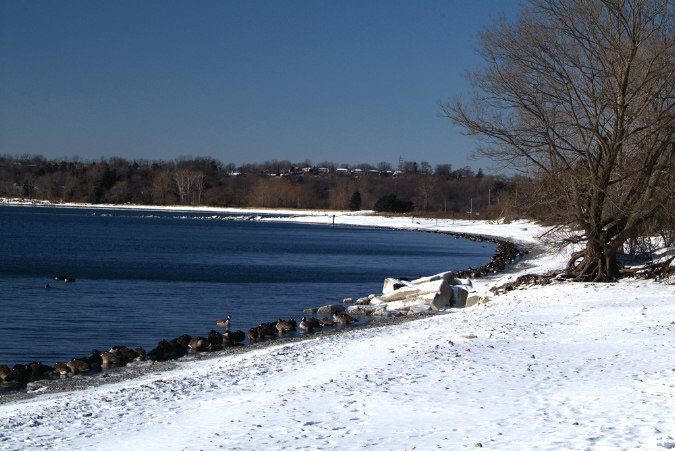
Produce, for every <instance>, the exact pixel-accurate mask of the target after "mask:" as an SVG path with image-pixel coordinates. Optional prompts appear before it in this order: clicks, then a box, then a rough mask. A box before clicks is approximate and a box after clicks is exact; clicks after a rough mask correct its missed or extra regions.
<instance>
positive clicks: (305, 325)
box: [300, 316, 321, 332]
mask: <svg viewBox="0 0 675 451" xmlns="http://www.w3.org/2000/svg"><path fill="white" fill-rule="evenodd" d="M312 320H314V321H312ZM315 321H317V320H316V318H310V319H307V318H305V317H304V316H303V317H302V319H301V320H300V329H302V330H304V331H306V332H311V331H313V330H314V329H318V328H319V327H321V325H319V324H317V322H315Z"/></svg>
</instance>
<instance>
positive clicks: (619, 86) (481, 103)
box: [441, 0, 675, 281]
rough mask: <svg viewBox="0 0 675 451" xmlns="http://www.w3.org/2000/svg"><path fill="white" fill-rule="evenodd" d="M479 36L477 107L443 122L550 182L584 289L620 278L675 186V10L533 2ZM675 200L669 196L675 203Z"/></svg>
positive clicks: (619, 0) (572, 266) (635, 4)
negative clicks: (673, 182)
mask: <svg viewBox="0 0 675 451" xmlns="http://www.w3.org/2000/svg"><path fill="white" fill-rule="evenodd" d="M528 3H529V8H527V9H525V10H523V11H522V12H521V14H520V16H519V17H518V19H517V20H515V21H514V22H513V23H509V22H508V21H507V20H506V19H504V18H502V19H500V20H499V21H498V22H497V23H495V25H494V26H493V27H492V28H489V29H487V30H486V31H485V32H483V33H482V34H481V35H479V51H478V53H479V55H480V56H481V57H482V58H483V60H484V65H483V66H482V67H481V68H479V69H478V70H476V71H475V72H474V73H472V74H471V79H472V84H473V87H474V88H475V89H474V92H473V94H472V98H471V102H469V103H468V104H465V103H464V102H462V100H461V99H457V100H455V101H452V102H448V103H446V104H443V105H441V114H442V115H444V116H447V117H449V118H450V119H452V120H453V122H454V123H455V124H458V125H460V126H462V127H463V128H464V130H465V132H466V133H467V134H469V135H477V136H480V137H481V138H482V139H483V142H484V143H485V144H484V145H483V146H482V147H481V148H480V149H479V154H481V155H482V156H487V157H490V158H492V159H494V160H497V161H501V162H504V163H506V164H508V165H510V166H511V167H519V168H521V169H525V170H528V171H529V173H530V174H531V175H532V174H534V176H535V177H536V178H546V180H547V183H546V186H548V187H550V192H549V195H551V196H561V199H563V200H564V203H565V204H566V205H568V206H569V207H568V208H569V209H570V212H569V217H570V225H571V226H573V228H574V230H575V231H576V233H575V234H574V236H572V237H571V238H570V239H571V240H572V241H575V242H580V243H584V245H583V246H582V249H581V250H579V251H578V252H575V253H574V254H573V255H572V257H571V259H570V261H569V263H568V266H567V272H568V274H569V275H570V276H573V277H575V278H576V279H578V280H596V281H607V280H612V279H613V278H615V277H617V276H618V275H619V268H618V264H617V258H616V257H617V252H619V251H621V250H622V248H623V245H624V243H625V242H626V240H627V239H628V238H629V237H631V236H633V235H634V234H635V232H636V231H637V230H638V229H639V227H640V224H641V223H642V222H643V221H644V220H645V219H648V218H650V217H653V216H654V215H655V214H656V213H657V212H658V210H659V208H660V205H661V204H660V202H658V196H657V194H658V193H659V190H660V189H661V187H662V186H663V185H664V184H665V183H667V180H668V179H669V178H672V176H673V173H674V170H673V155H674V153H675V148H674V147H675V146H674V144H673V132H674V130H675V63H674V62H675V21H674V13H675V11H674V10H675V8H674V6H673V2H672V0H670V1H669V0H530V1H529V2H528ZM671 195H672V193H671Z"/></svg>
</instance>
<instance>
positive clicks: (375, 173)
mask: <svg viewBox="0 0 675 451" xmlns="http://www.w3.org/2000/svg"><path fill="white" fill-rule="evenodd" d="M368 175H380V171H378V170H377V169H371V170H369V171H368Z"/></svg>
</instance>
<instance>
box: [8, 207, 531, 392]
mask: <svg viewBox="0 0 675 451" xmlns="http://www.w3.org/2000/svg"><path fill="white" fill-rule="evenodd" d="M2 204H3V205H7V206H11V205H16V206H36V205H26V204H24V203H19V204H18V205H17V204H7V202H6V200H5V199H3V200H2ZM37 207H38V208H39V207H57V208H81V209H98V208H97V206H95V205H84V204H59V205H54V204H49V205H46V204H44V203H42V204H40V205H37ZM116 208H117V207H115V206H111V205H108V206H105V207H102V209H116ZM117 209H137V210H145V208H144V207H140V206H139V207H136V206H134V207H131V208H117ZM153 210H163V211H177V212H178V211H181V212H188V211H193V212H195V211H197V212H198V211H202V210H201V209H199V210H197V209H193V208H182V209H180V210H177V209H173V208H172V207H161V208H155V209H153ZM220 210H222V209H217V211H220ZM232 210H233V209H228V211H229V212H232ZM236 211H241V210H238V209H237V210H236ZM276 213H277V214H280V213H279V211H276ZM307 213H309V214H307ZM341 213H345V214H346V216H358V215H355V214H353V213H352V212H337V211H335V212H318V211H300V212H296V213H295V214H294V215H293V217H292V219H293V222H303V221H302V219H303V218H305V217H307V216H308V217H311V218H314V219H316V218H317V217H326V216H328V217H333V222H334V220H335V219H334V216H333V215H340V214H341ZM349 213H352V214H349ZM373 216H375V215H373ZM375 217H378V216H375ZM283 219H285V220H288V219H290V218H283ZM265 220H266V221H271V222H284V220H282V218H274V217H271V218H266V219H265ZM309 223H312V221H309ZM341 225H349V224H341ZM366 227H372V228H378V229H387V230H399V231H409V230H411V229H410V228H400V227H391V226H381V225H380V226H366ZM412 230H413V231H418V232H426V233H437V234H442V235H447V236H454V237H455V238H464V239H470V240H475V241H489V242H493V243H495V244H498V248H497V250H496V254H495V256H494V257H493V258H492V261H491V262H490V263H488V264H486V265H483V266H481V267H479V268H475V269H472V268H469V269H468V270H466V271H459V272H457V273H456V274H457V276H458V277H459V278H470V279H475V278H477V277H480V278H481V279H486V278H489V277H490V275H494V274H499V275H500V276H504V275H507V274H509V273H510V272H515V271H517V268H516V267H514V266H515V264H516V263H517V262H522V263H525V261H527V260H528V258H527V256H528V254H529V253H530V252H532V250H530V249H527V250H525V251H522V250H521V249H519V247H518V246H517V245H516V244H514V243H512V242H511V241H507V240H504V239H501V238H499V237H493V236H485V235H481V234H470V233H466V232H444V231H439V230H419V229H412ZM520 246H522V244H520ZM504 247H506V248H508V249H509V250H510V253H508V256H509V259H510V260H509V261H508V262H505V261H504V260H502V262H501V267H500V268H498V269H495V267H494V262H495V259H496V257H497V256H499V255H500V253H502V252H501V251H503V248H504ZM536 255H539V251H535V252H534V253H532V254H530V255H529V256H530V257H533V256H536ZM491 273H492V274H491ZM450 313H452V312H451V311H448V310H445V311H441V312H437V313H417V314H413V315H405V316H391V317H385V318H381V317H378V318H372V319H371V321H369V322H368V323H367V324H363V325H355V326H353V327H349V328H334V329H326V330H322V331H320V332H314V333H311V334H305V335H304V336H303V335H301V336H296V337H279V338H276V339H272V340H265V341H261V342H257V343H252V344H246V345H243V344H242V345H234V346H228V347H224V348H223V349H220V350H217V351H206V352H201V353H198V354H189V355H188V356H184V357H180V358H178V359H175V360H168V361H152V360H150V359H146V360H143V361H139V362H130V363H129V364H127V365H124V366H120V367H112V368H106V369H102V370H98V371H92V372H91V373H89V374H86V373H85V374H81V375H76V376H71V377H63V378H49V379H41V380H37V381H33V382H29V383H28V385H27V387H21V388H7V389H3V390H1V391H0V405H2V404H6V403H12V402H18V401H23V400H30V399H35V398H38V397H40V396H42V395H47V394H53V393H63V392H69V391H79V390H86V389H88V388H93V387H98V386H102V385H107V384H112V383H116V382H121V381H126V380H130V379H135V378H138V377H140V376H143V375H146V374H149V373H152V372H159V373H161V372H165V371H170V370H172V369H175V368H177V367H178V366H180V364H181V363H184V362H189V361H196V360H204V359H213V358H219V357H227V356H230V355H238V354H241V353H245V352H253V351H255V350H258V349H262V348H266V347H268V346H274V345H281V344H290V343H296V342H300V341H306V340H312V339H321V338H325V337H327V336H333V335H337V334H342V333H347V332H350V331H352V330H359V329H369V328H374V327H388V326H395V325H398V324H401V323H405V322H409V321H414V320H418V319H422V318H426V317H429V316H435V315H443V314H450Z"/></svg>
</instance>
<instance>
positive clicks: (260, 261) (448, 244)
mask: <svg viewBox="0 0 675 451" xmlns="http://www.w3.org/2000/svg"><path fill="white" fill-rule="evenodd" d="M209 216H210V214H184V213H171V212H164V213H157V212H142V211H122V210H115V211H104V210H88V209H65V208H46V207H10V206H3V207H0V363H4V364H7V365H9V366H10V367H11V366H12V365H14V364H15V363H28V362H31V361H36V360H39V361H42V362H44V363H46V364H53V363H54V362H56V361H68V360H70V359H71V358H73V357H80V356H85V355H87V354H88V353H89V351H90V350H91V349H93V348H97V349H99V350H107V349H110V348H111V347H112V346H115V345H124V346H129V347H132V348H135V347H138V346H143V347H144V348H145V349H146V350H149V349H152V348H153V347H155V346H156V344H157V342H158V341H159V340H160V339H163V338H165V339H167V340H170V339H172V338H175V337H178V336H180V335H182V334H189V335H192V336H198V335H201V336H205V335H206V333H207V332H208V331H209V330H211V329H218V328H217V327H216V324H215V323H216V319H219V318H224V317H226V316H227V315H228V314H230V315H232V318H233V319H232V329H234V330H237V329H240V330H243V331H247V330H248V329H249V328H251V327H254V326H257V325H258V324H260V323H261V322H268V321H274V320H276V318H278V317H282V318H285V319H288V318H291V317H293V318H296V319H299V318H300V317H301V316H302V310H303V309H304V308H308V307H319V306H322V305H326V304H329V303H339V302H341V301H342V299H343V298H345V297H352V298H358V297H361V296H367V295H368V294H371V293H380V292H381V290H382V282H383V280H384V278H385V277H409V278H415V277H419V276H424V275H431V274H435V273H439V272H442V271H448V270H459V269H466V268H467V267H469V266H473V267H476V266H480V265H482V264H485V263H487V262H488V261H489V260H490V257H491V256H492V255H493V254H494V251H495V248H496V246H495V245H494V244H491V243H476V242H472V241H467V240H455V239H451V238H449V237H447V236H442V235H435V234H428V233H418V232H404V231H391V230H378V229H369V228H358V227H330V226H319V225H302V224H287V223H274V222H266V221H260V222H258V221H226V220H209V219H205V218H208V217H209ZM483 246H484V247H483ZM55 274H59V275H67V276H69V277H73V278H75V279H76V282H74V283H65V282H64V281H57V280H55V279H54V276H55ZM45 284H49V285H50V286H51V288H49V289H45V288H44V287H45Z"/></svg>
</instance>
